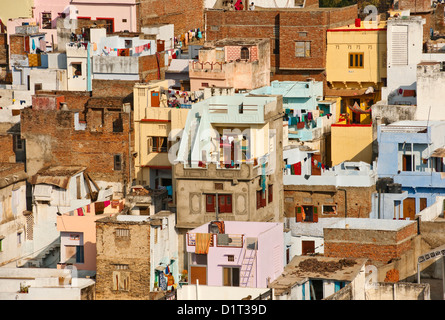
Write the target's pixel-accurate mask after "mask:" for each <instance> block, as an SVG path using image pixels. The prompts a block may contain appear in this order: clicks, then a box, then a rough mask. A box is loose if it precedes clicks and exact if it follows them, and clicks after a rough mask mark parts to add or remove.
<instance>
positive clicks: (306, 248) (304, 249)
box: [301, 241, 315, 256]
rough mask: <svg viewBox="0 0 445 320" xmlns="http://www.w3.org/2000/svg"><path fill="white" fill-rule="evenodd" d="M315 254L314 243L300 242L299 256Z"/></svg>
mask: <svg viewBox="0 0 445 320" xmlns="http://www.w3.org/2000/svg"><path fill="white" fill-rule="evenodd" d="M311 253H315V241H301V254H302V255H303V256H306V255H308V254H311Z"/></svg>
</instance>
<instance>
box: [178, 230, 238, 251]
mask: <svg viewBox="0 0 445 320" xmlns="http://www.w3.org/2000/svg"><path fill="white" fill-rule="evenodd" d="M243 241H244V235H242V234H227V233H223V234H212V237H211V238H210V247H232V248H242V247H243ZM187 245H189V246H192V247H193V246H196V233H187Z"/></svg>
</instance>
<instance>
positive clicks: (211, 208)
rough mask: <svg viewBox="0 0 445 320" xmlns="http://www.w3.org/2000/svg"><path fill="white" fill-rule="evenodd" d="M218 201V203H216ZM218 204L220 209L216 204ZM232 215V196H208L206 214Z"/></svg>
mask: <svg viewBox="0 0 445 320" xmlns="http://www.w3.org/2000/svg"><path fill="white" fill-rule="evenodd" d="M216 199H218V201H216ZM217 202H218V208H216V203H217ZM216 209H218V213H232V195H231V194H218V195H216V194H206V212H216V211H215V210H216Z"/></svg>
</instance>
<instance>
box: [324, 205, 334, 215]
mask: <svg viewBox="0 0 445 320" xmlns="http://www.w3.org/2000/svg"><path fill="white" fill-rule="evenodd" d="M322 210H323V214H337V206H332V205H324V206H323V207H322Z"/></svg>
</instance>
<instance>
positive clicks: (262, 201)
mask: <svg viewBox="0 0 445 320" xmlns="http://www.w3.org/2000/svg"><path fill="white" fill-rule="evenodd" d="M265 206H266V192H265V191H264V192H263V191H262V190H257V192H256V208H257V209H260V208H262V207H265Z"/></svg>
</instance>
